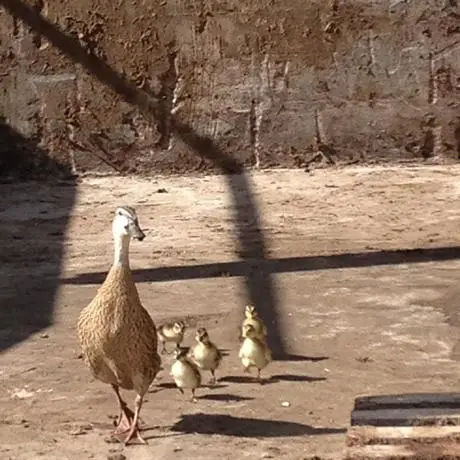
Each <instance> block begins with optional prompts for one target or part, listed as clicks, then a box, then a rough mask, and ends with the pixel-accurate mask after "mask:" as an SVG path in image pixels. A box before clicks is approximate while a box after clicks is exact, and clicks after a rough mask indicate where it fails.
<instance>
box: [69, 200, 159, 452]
mask: <svg viewBox="0 0 460 460" xmlns="http://www.w3.org/2000/svg"><path fill="white" fill-rule="evenodd" d="M112 231H113V238H114V245H115V254H114V262H113V265H112V268H111V269H110V271H109V273H108V274H107V277H106V279H105V281H104V282H103V283H102V285H101V287H100V288H99V290H98V292H97V294H96V296H95V297H94V299H93V300H92V301H91V302H90V303H89V305H88V306H87V307H85V308H84V309H83V310H82V312H81V313H80V317H79V319H78V324H77V331H78V337H79V340H80V344H81V347H82V352H83V358H84V360H85V363H86V364H87V366H88V367H89V369H90V371H91V373H92V374H93V376H94V377H95V378H96V379H98V380H100V381H101V382H104V383H106V384H108V385H110V386H111V387H112V389H113V391H114V392H115V395H116V398H117V402H118V406H119V416H118V422H117V428H116V430H115V432H114V433H113V434H114V435H115V436H116V437H117V438H118V439H119V440H120V441H121V442H124V444H127V443H128V442H129V441H130V440H131V439H133V438H134V437H137V439H138V440H139V441H140V442H142V443H145V441H144V439H143V438H142V437H141V435H140V433H139V428H138V420H139V413H140V411H141V407H142V403H143V399H144V395H145V393H146V392H147V390H148V388H149V386H150V384H151V383H152V381H153V380H154V378H155V376H156V374H157V373H158V371H159V370H160V367H161V359H160V356H159V355H158V352H157V332H156V328H155V324H154V322H153V320H152V318H151V317H150V315H149V313H148V312H147V310H146V309H145V308H144V307H143V306H142V304H141V301H140V299H139V293H138V291H137V289H136V285H135V283H134V280H133V276H132V272H131V269H130V266H129V245H130V241H131V239H136V240H139V241H142V240H143V239H144V238H145V234H144V232H143V231H142V230H141V228H140V226H139V222H138V219H137V215H136V212H135V210H134V209H133V208H131V207H127V206H124V207H119V208H118V209H117V210H116V212H115V217H114V220H113V224H112ZM120 388H123V389H125V390H134V391H135V392H136V399H135V412H134V413H133V412H132V411H131V410H130V409H129V408H128V406H127V404H126V402H125V401H124V400H123V399H122V397H121V395H120Z"/></svg>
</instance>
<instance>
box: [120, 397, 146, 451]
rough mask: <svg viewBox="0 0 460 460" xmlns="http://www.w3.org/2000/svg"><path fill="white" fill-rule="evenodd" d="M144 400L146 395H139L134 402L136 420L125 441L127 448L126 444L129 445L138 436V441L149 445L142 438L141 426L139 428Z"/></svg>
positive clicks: (134, 419) (132, 423)
mask: <svg viewBox="0 0 460 460" xmlns="http://www.w3.org/2000/svg"><path fill="white" fill-rule="evenodd" d="M143 400H144V395H139V394H138V395H137V396H136V400H135V401H134V406H135V409H134V418H133V420H132V422H131V427H130V429H129V433H128V434H127V435H126V438H125V440H124V444H125V446H126V444H128V443H129V441H131V439H133V438H134V436H136V438H137V440H138V441H139V442H140V443H141V444H147V441H146V440H145V439H144V438H143V437H142V436H141V434H140V432H139V426H138V421H139V413H140V411H141V407H142V402H143Z"/></svg>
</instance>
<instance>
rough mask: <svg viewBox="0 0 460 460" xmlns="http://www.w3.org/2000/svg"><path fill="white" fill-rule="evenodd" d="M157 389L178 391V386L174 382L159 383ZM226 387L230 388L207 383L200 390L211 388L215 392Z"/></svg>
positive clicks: (152, 391)
mask: <svg viewBox="0 0 460 460" xmlns="http://www.w3.org/2000/svg"><path fill="white" fill-rule="evenodd" d="M220 380H222V379H220ZM155 387H159V388H161V389H163V390H177V386H176V384H175V383H173V382H163V383H157V384H156V385H155ZM226 387H228V385H223V384H219V383H216V384H210V383H209V384H208V383H205V384H203V385H201V386H200V388H209V389H211V390H214V389H215V390H218V389H220V388H226ZM157 391H159V390H157ZM154 392H155V391H154V389H152V390H150V391H149V393H154Z"/></svg>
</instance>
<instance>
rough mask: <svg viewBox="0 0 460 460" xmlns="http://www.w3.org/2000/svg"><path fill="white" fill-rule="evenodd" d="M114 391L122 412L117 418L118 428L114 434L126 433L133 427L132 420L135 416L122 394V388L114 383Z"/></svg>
mask: <svg viewBox="0 0 460 460" xmlns="http://www.w3.org/2000/svg"><path fill="white" fill-rule="evenodd" d="M112 388H113V391H115V394H116V396H117V400H118V404H119V406H120V414H119V415H118V420H117V429H116V430H115V431H114V435H118V434H122V433H126V432H127V431H128V430H129V428H130V427H131V421H132V419H133V418H134V413H133V411H132V410H131V409H130V408H129V407H128V405H127V404H126V402H125V401H124V400H123V398H122V397H121V395H120V389H119V388H118V386H117V385H112Z"/></svg>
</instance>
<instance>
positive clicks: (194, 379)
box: [171, 347, 201, 402]
mask: <svg viewBox="0 0 460 460" xmlns="http://www.w3.org/2000/svg"><path fill="white" fill-rule="evenodd" d="M189 351H190V348H189V347H184V348H182V347H180V348H177V349H176V350H175V352H174V355H175V356H174V357H175V359H176V360H175V361H174V363H173V365H172V366H171V375H172V377H173V379H174V382H175V383H176V385H177V388H178V389H179V391H180V392H181V393H182V394H184V389H190V390H192V402H196V398H195V390H196V389H197V388H198V387H199V386H200V385H201V373H200V370H199V369H198V367H197V365H196V364H195V363H194V362H193V361H191V360H190V359H189V358H188V357H187V354H188V352H189Z"/></svg>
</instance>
